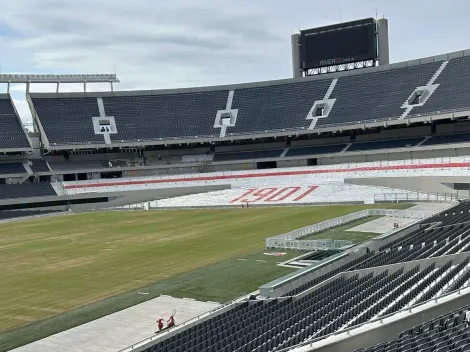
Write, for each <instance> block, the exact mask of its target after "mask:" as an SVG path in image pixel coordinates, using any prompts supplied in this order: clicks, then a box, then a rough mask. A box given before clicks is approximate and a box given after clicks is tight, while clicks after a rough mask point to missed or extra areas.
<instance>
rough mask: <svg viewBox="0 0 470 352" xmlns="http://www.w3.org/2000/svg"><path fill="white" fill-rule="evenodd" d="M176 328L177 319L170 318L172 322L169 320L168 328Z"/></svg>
mask: <svg viewBox="0 0 470 352" xmlns="http://www.w3.org/2000/svg"><path fill="white" fill-rule="evenodd" d="M173 326H175V318H173V316H171V317H170V320H168V327H169V328H171V327H173Z"/></svg>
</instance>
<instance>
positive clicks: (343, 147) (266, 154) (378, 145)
mask: <svg viewBox="0 0 470 352" xmlns="http://www.w3.org/2000/svg"><path fill="white" fill-rule="evenodd" d="M466 142H470V135H469V134H468V133H467V134H454V135H443V136H435V137H432V138H424V137H413V138H401V139H392V140H384V141H370V142H356V143H352V144H351V145H350V146H348V145H347V144H334V145H323V146H308V147H293V148H289V149H288V150H287V153H286V154H285V157H296V156H307V155H322V154H335V153H340V152H343V151H344V152H358V151H370V150H377V149H394V148H408V147H416V146H418V145H425V146H430V145H441V144H451V143H466ZM282 152H283V149H275V150H264V151H249V152H227V153H216V154H215V155H214V161H227V160H252V159H263V158H265V159H266V158H279V157H281V155H282Z"/></svg>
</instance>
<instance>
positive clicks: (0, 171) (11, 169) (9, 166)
mask: <svg viewBox="0 0 470 352" xmlns="http://www.w3.org/2000/svg"><path fill="white" fill-rule="evenodd" d="M25 173H26V169H25V168H24V166H23V164H22V163H6V164H0V175H13V174H25Z"/></svg>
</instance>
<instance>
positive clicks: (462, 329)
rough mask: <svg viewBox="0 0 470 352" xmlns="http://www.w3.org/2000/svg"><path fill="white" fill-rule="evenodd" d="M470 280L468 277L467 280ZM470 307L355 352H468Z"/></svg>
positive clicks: (469, 343)
mask: <svg viewBox="0 0 470 352" xmlns="http://www.w3.org/2000/svg"><path fill="white" fill-rule="evenodd" d="M467 279H468V278H467ZM469 316H470V306H466V307H462V308H460V309H458V310H455V311H453V312H450V313H447V314H444V315H441V316H440V317H438V318H436V319H433V320H430V321H427V322H426V323H424V324H421V325H418V326H415V327H414V328H412V329H409V330H406V331H403V332H402V333H400V335H399V336H397V337H395V338H393V339H390V341H388V342H384V343H381V344H379V345H376V346H372V347H367V348H361V349H358V350H355V351H354V352H382V351H406V352H408V351H409V352H427V351H430V352H431V351H439V352H447V351H452V352H466V351H470V321H469Z"/></svg>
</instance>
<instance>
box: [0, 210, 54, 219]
mask: <svg viewBox="0 0 470 352" xmlns="http://www.w3.org/2000/svg"><path fill="white" fill-rule="evenodd" d="M60 212H61V211H60V210H9V211H0V221H3V220H11V219H17V218H24V217H32V216H41V215H48V214H55V213H60Z"/></svg>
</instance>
